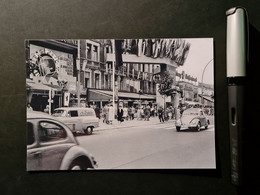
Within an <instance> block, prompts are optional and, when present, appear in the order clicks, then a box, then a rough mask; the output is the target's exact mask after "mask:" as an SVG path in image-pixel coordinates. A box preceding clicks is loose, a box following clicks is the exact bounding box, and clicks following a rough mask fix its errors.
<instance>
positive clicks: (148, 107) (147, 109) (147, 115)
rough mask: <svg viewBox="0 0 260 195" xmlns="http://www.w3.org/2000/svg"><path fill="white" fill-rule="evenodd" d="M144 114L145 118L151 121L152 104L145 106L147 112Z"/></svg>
mask: <svg viewBox="0 0 260 195" xmlns="http://www.w3.org/2000/svg"><path fill="white" fill-rule="evenodd" d="M144 115H145V119H144V120H146V121H149V118H150V106H149V105H147V106H146V107H145V113H144Z"/></svg>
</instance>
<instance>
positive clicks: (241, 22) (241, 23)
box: [226, 7, 248, 77]
mask: <svg viewBox="0 0 260 195" xmlns="http://www.w3.org/2000/svg"><path fill="white" fill-rule="evenodd" d="M226 15H227V77H240V76H246V64H247V55H248V53H247V52H248V51H247V49H248V47H247V44H248V37H247V36H248V32H247V31H248V24H247V14H246V10H245V9H244V8H241V7H235V8H231V9H229V10H228V11H227V12H226Z"/></svg>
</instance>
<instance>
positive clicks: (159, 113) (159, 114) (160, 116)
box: [158, 106, 164, 122]
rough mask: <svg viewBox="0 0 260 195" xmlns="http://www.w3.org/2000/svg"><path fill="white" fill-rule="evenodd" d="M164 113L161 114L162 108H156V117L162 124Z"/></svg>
mask: <svg viewBox="0 0 260 195" xmlns="http://www.w3.org/2000/svg"><path fill="white" fill-rule="evenodd" d="M163 115H164V113H163V108H162V106H160V107H159V108H158V116H159V120H160V122H164V116H163Z"/></svg>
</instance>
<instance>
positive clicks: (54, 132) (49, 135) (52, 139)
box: [27, 111, 97, 171]
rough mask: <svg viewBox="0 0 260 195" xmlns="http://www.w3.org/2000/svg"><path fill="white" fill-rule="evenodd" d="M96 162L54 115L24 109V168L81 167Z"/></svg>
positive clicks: (31, 169) (39, 169)
mask: <svg viewBox="0 0 260 195" xmlns="http://www.w3.org/2000/svg"><path fill="white" fill-rule="evenodd" d="M96 166H97V163H96V161H95V159H94V157H93V156H92V155H91V154H89V153H88V151H87V150H85V149H84V148H82V147H81V146H80V145H79V144H78V142H77V140H76V138H75V137H74V136H73V134H72V132H71V130H70V129H69V127H67V126H66V125H65V124H63V123H62V122H59V121H57V120H56V119H55V118H54V117H52V116H50V115H48V114H46V113H42V112H35V111H27V171H41V170H85V169H93V168H95V167H96Z"/></svg>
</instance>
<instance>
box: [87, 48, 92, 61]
mask: <svg viewBox="0 0 260 195" xmlns="http://www.w3.org/2000/svg"><path fill="white" fill-rule="evenodd" d="M91 50H92V45H91V44H87V58H88V59H91V57H92V56H91Z"/></svg>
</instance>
